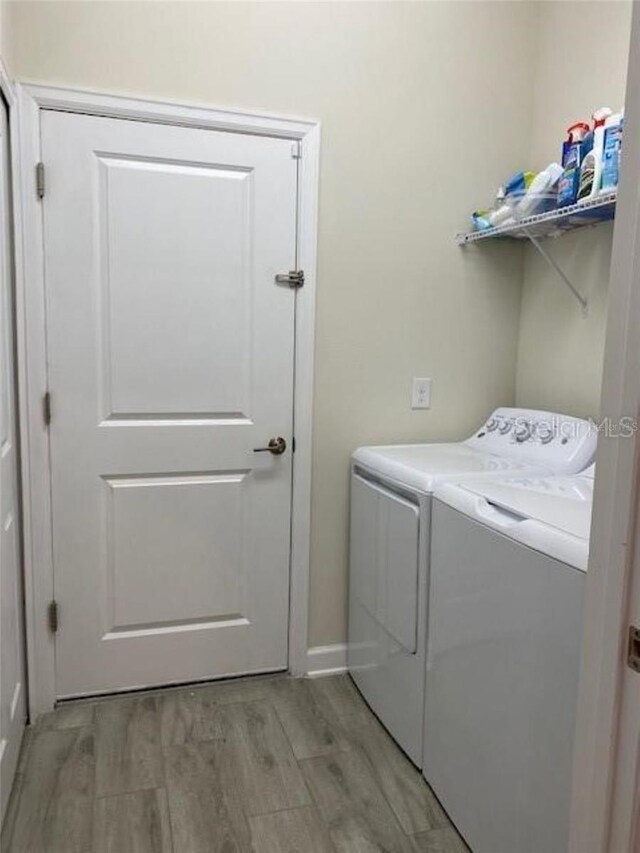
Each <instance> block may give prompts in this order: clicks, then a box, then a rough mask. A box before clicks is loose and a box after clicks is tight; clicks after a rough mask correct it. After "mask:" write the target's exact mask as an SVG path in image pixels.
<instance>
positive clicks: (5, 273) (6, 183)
mask: <svg viewBox="0 0 640 853" xmlns="http://www.w3.org/2000/svg"><path fill="white" fill-rule="evenodd" d="M9 162H10V161H9V127H8V121H7V109H6V106H5V104H4V101H2V99H0V822H1V820H2V816H3V815H4V811H5V808H6V805H7V799H8V797H9V793H10V791H11V783H12V781H13V776H14V773H15V769H16V764H17V761H18V752H19V750H20V741H21V740H22V732H23V730H24V724H25V714H26V701H25V700H26V696H25V692H26V691H25V666H24V634H23V619H22V576H21V550H20V505H19V497H18V447H17V443H16V425H17V418H16V399H15V381H14V352H13V340H14V338H13V260H12V253H13V245H12V233H11V181H10V166H9Z"/></svg>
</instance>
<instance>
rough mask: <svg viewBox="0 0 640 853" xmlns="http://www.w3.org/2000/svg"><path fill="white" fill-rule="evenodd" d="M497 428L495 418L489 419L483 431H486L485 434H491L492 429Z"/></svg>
mask: <svg viewBox="0 0 640 853" xmlns="http://www.w3.org/2000/svg"><path fill="white" fill-rule="evenodd" d="M497 426H498V421H497V420H496V419H495V418H490V419H489V420H488V421H487V424H486V427H485V429H486V431H487V432H493V431H494V429H496V427H497Z"/></svg>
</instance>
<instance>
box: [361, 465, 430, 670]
mask: <svg viewBox="0 0 640 853" xmlns="http://www.w3.org/2000/svg"><path fill="white" fill-rule="evenodd" d="M419 539H420V510H419V508H418V507H417V506H416V505H415V504H413V503H411V502H410V501H409V500H406V499H405V498H403V497H401V496H400V495H397V494H395V493H394V492H392V491H390V490H389V489H386V488H384V487H383V486H380V485H378V484H376V483H373V482H371V481H370V480H366V479H364V478H363V477H360V476H359V475H358V474H354V475H353V477H352V480H351V548H350V566H351V569H350V578H351V585H352V588H351V593H350V594H351V595H352V596H353V597H355V598H356V599H357V601H358V603H359V604H360V605H362V606H363V607H365V608H366V610H367V611H368V612H369V614H370V615H371V616H373V618H374V619H375V620H376V622H377V623H378V624H379V625H380V626H381V627H382V628H383V629H384V630H385V631H386V633H387V634H389V635H390V636H391V637H392V638H393V639H394V640H395V641H396V642H397V643H399V644H400V645H401V646H403V647H404V648H405V649H406V650H407V651H408V652H410V653H411V654H413V653H414V652H415V650H416V643H417V630H418V622H417V619H418V560H419V544H420V542H419Z"/></svg>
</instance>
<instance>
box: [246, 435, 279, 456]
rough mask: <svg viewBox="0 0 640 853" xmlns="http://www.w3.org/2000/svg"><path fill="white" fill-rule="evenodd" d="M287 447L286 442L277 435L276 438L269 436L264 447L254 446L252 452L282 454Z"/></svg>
mask: <svg viewBox="0 0 640 853" xmlns="http://www.w3.org/2000/svg"><path fill="white" fill-rule="evenodd" d="M286 449H287V442H286V441H285V440H284V438H283V437H282V436H281V435H279V436H278V437H277V438H270V439H269V444H268V445H267V446H266V447H254V448H253V452H254V453H267V452H269V453H273V455H274V456H282V454H283V453H284V452H285V450H286Z"/></svg>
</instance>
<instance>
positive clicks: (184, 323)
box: [42, 111, 297, 696]
mask: <svg viewBox="0 0 640 853" xmlns="http://www.w3.org/2000/svg"><path fill="white" fill-rule="evenodd" d="M42 146H43V156H44V160H45V162H46V168H47V174H48V187H47V196H46V197H45V199H44V229H45V257H46V265H45V266H46V291H47V326H48V354H49V370H50V374H49V381H50V388H51V393H52V408H53V418H52V424H51V427H50V438H51V468H52V505H53V533H54V571H55V588H56V599H57V600H58V601H59V606H60V628H59V632H58V635H57V640H56V684H57V692H58V695H59V696H70V695H80V694H89V693H97V692H108V691H111V690H120V689H126V688H131V687H137V686H141V685H152V684H162V683H169V682H180V681H190V680H196V679H205V678H214V677H217V676H224V675H231V674H237V673H248V672H256V671H264V670H275V669H284V668H286V666H287V635H288V585H289V524H290V500H291V452H290V449H287V451H286V453H285V454H283V455H282V456H273V455H271V454H270V453H259V454H257V453H254V452H253V449H254V448H256V447H264V446H265V445H266V444H267V442H268V440H269V438H271V437H273V436H283V437H284V438H285V439H286V440H287V443H288V444H289V446H290V444H291V430H292V411H293V345H294V307H295V295H294V293H292V292H291V291H290V290H289V289H287V288H282V287H279V286H277V285H276V284H275V281H274V277H275V275H276V273H278V272H283V271H286V270H289V269H293V267H294V265H295V210H296V180H297V176H296V161H295V160H294V159H293V158H292V157H291V144H290V142H289V141H288V140H281V139H270V138H261V137H252V136H245V135H241V134H231V133H223V132H217V131H206V130H198V129H192V128H184V127H172V126H167V125H154V124H149V123H138V122H132V121H123V120H118V119H108V118H98V117H90V116H82V115H69V114H64V113H57V112H54V111H51V112H45V113H44V114H43V120H42Z"/></svg>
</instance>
